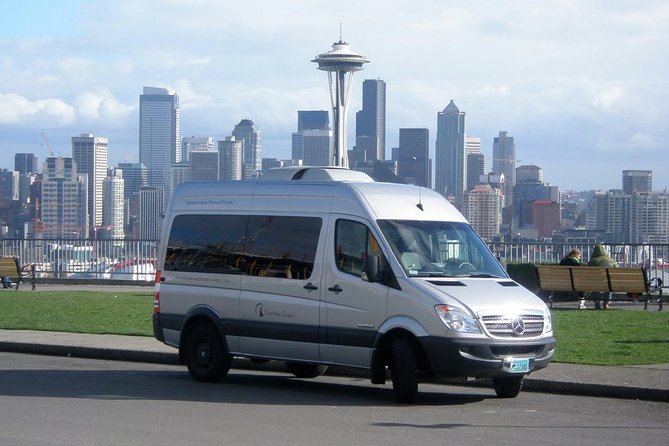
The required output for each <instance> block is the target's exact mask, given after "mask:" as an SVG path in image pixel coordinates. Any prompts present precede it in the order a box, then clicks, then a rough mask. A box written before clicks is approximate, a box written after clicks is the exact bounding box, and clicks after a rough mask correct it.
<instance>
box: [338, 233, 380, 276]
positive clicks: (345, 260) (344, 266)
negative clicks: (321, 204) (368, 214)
mask: <svg viewBox="0 0 669 446" xmlns="http://www.w3.org/2000/svg"><path fill="white" fill-rule="evenodd" d="M335 250H336V252H335V261H336V262H337V268H338V269H339V270H340V271H343V272H345V273H349V274H354V275H356V276H361V275H362V271H363V269H364V266H365V260H366V258H367V255H368V254H369V255H378V256H379V257H380V263H381V265H384V264H385V258H384V257H383V253H382V252H381V248H380V247H379V243H378V242H377V241H376V238H374V236H373V235H372V233H371V232H370V231H369V229H368V228H367V226H365V225H364V224H362V223H358V222H355V221H351V220H338V221H337V226H336V229H335Z"/></svg>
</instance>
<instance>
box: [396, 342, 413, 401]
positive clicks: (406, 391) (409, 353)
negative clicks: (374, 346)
mask: <svg viewBox="0 0 669 446" xmlns="http://www.w3.org/2000/svg"><path fill="white" fill-rule="evenodd" d="M392 355H393V357H392V362H391V365H390V367H391V370H390V372H391V377H392V381H393V391H394V392H395V400H396V401H397V402H398V403H413V402H414V401H416V394H417V393H418V365H417V363H416V354H415V352H414V347H413V344H412V343H411V341H410V340H408V339H397V340H396V341H395V342H393V346H392Z"/></svg>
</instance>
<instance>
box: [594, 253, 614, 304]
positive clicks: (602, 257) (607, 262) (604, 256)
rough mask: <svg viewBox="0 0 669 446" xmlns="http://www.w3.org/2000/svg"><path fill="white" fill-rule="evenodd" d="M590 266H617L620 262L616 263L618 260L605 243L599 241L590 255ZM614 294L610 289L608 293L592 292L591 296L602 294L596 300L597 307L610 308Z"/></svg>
mask: <svg viewBox="0 0 669 446" xmlns="http://www.w3.org/2000/svg"><path fill="white" fill-rule="evenodd" d="M588 266H604V267H606V268H613V267H617V266H618V263H616V261H615V260H613V259H612V258H611V257H610V256H609V255H608V253H607V252H606V249H605V248H604V245H602V244H601V243H597V244H596V245H595V247H594V248H593V249H592V255H591V256H590V260H588ZM612 294H613V293H611V292H610V291H609V292H608V293H591V296H594V297H595V298H596V297H598V296H601V299H598V300H595V309H600V308H604V309H605V310H606V309H608V308H609V302H610V301H611V297H612ZM600 300H602V301H603V306H602V305H601V304H600Z"/></svg>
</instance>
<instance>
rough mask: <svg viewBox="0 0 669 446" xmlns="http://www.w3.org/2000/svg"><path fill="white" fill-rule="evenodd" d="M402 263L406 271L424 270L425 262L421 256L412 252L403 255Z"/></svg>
mask: <svg viewBox="0 0 669 446" xmlns="http://www.w3.org/2000/svg"><path fill="white" fill-rule="evenodd" d="M400 262H401V263H402V266H403V267H404V269H406V270H412V269H413V270H419V269H423V262H422V261H421V258H420V255H419V254H418V253H415V252H412V251H409V252H405V253H403V254H402V257H401V258H400Z"/></svg>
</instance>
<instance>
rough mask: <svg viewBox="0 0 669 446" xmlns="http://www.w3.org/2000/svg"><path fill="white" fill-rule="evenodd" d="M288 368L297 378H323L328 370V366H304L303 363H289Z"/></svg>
mask: <svg viewBox="0 0 669 446" xmlns="http://www.w3.org/2000/svg"><path fill="white" fill-rule="evenodd" d="M286 366H287V367H288V370H289V371H290V373H292V374H293V375H295V377H297V378H316V377H319V376H321V375H322V374H323V373H325V371H326V370H327V369H328V366H326V365H320V364H304V363H301V362H287V363H286Z"/></svg>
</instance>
